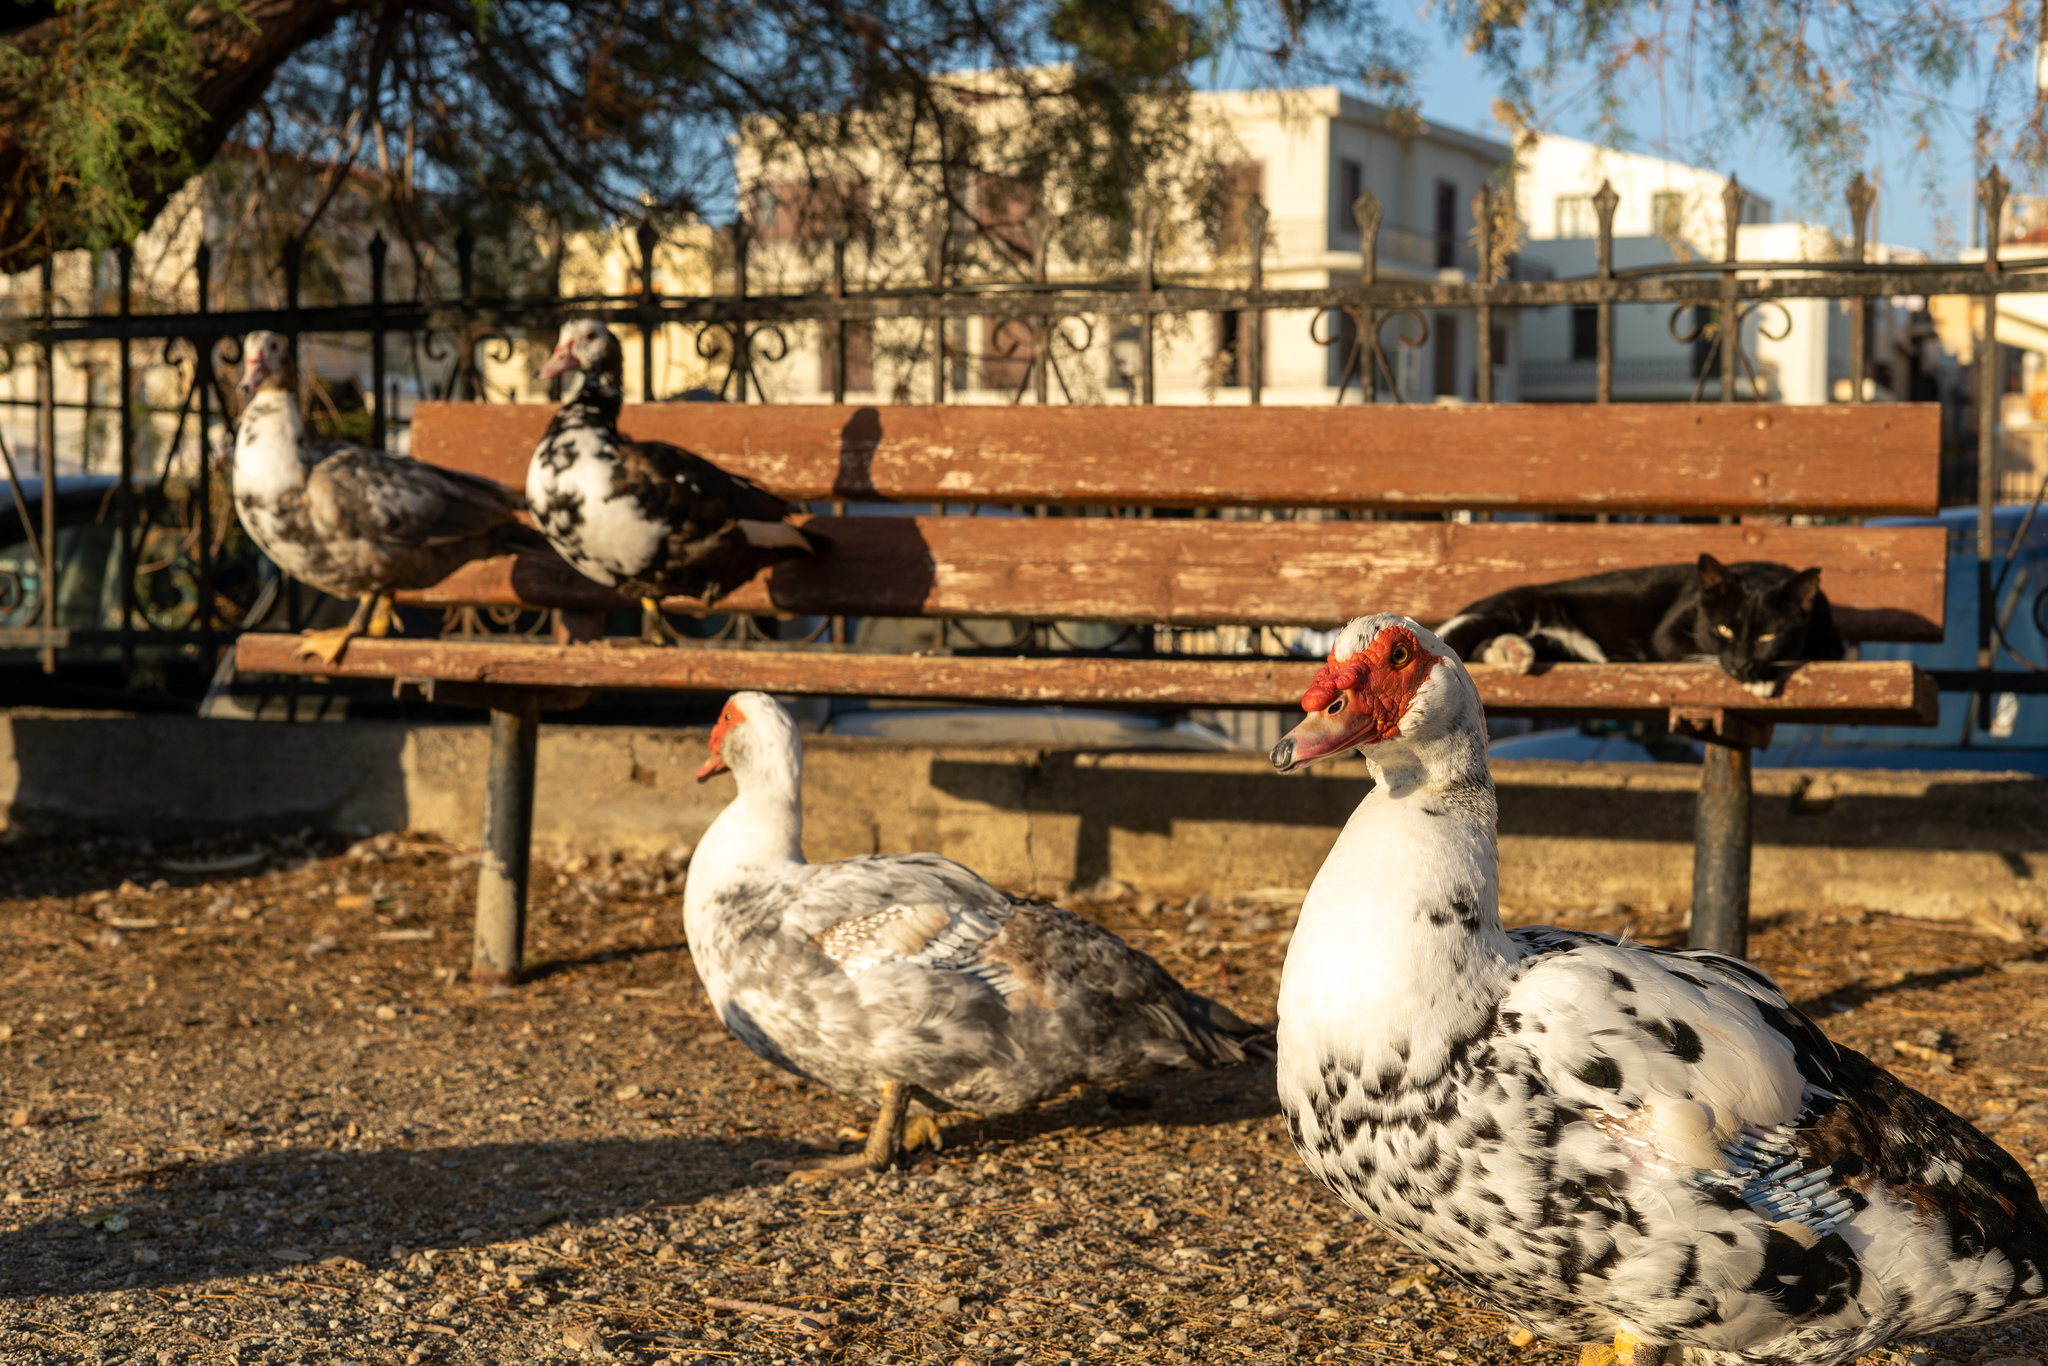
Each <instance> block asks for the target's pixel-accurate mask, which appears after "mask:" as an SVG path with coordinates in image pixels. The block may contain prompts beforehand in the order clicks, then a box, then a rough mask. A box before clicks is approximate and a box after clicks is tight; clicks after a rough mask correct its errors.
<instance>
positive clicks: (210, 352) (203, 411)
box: [192, 237, 304, 673]
mask: <svg viewBox="0 0 2048 1366" xmlns="http://www.w3.org/2000/svg"><path fill="white" fill-rule="evenodd" d="M195 262H196V264H197V266H198V269H199V290H198V296H199V297H198V305H199V312H200V314H201V315H202V316H203V315H204V314H206V313H208V312H209V311H211V309H212V307H213V249H212V248H211V247H209V246H208V245H207V244H206V243H204V242H201V243H200V244H199V250H198V252H197V253H196V254H195ZM284 268H285V298H286V301H287V303H288V305H289V307H290V308H291V309H292V310H293V311H294V312H296V311H297V310H298V307H299V239H298V238H296V237H288V238H286V239H285V256H284ZM294 324H295V325H294V327H293V329H292V333H291V338H292V347H291V355H292V361H293V372H294V374H295V375H296V373H297V368H298V367H297V362H298V358H299V333H298V328H297V326H296V319H295V320H294ZM214 346H215V341H214V337H213V334H212V333H207V334H205V337H204V339H203V340H202V341H201V342H200V343H199V345H198V346H196V347H195V348H194V350H195V351H196V352H197V353H198V363H197V364H196V365H195V366H194V367H193V372H192V387H193V388H195V389H197V390H198V391H199V483H198V494H197V497H198V499H199V604H198V605H199V654H200V658H201V659H202V660H203V661H204V662H205V665H206V669H207V672H209V673H211V672H212V671H213V666H214V664H215V663H216V662H217V661H216V660H215V659H214V658H213V432H212V426H213V400H212V398H211V397H210V395H211V393H212V391H213V387H214V383H215V380H216V378H217V376H216V374H215V371H214V363H213V356H214ZM298 397H299V399H300V401H301V402H304V396H303V394H301V395H299V396H298ZM221 418H222V420H223V421H225V420H226V418H227V404H226V402H225V401H223V402H222V404H221Z"/></svg>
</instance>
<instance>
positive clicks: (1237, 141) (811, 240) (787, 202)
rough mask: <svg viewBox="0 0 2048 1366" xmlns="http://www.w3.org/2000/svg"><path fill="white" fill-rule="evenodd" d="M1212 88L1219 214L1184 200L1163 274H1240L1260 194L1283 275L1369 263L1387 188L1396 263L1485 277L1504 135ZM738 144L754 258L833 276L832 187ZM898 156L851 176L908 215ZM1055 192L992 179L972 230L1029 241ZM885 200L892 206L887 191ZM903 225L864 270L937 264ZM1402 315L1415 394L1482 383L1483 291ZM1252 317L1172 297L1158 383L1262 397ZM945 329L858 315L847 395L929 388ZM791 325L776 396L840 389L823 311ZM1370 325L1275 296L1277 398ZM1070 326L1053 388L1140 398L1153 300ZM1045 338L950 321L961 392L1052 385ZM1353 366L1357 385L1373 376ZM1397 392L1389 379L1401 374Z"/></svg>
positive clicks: (1309, 394)
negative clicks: (1473, 302)
mask: <svg viewBox="0 0 2048 1366" xmlns="http://www.w3.org/2000/svg"><path fill="white" fill-rule="evenodd" d="M1193 104H1194V108H1193V110H1192V120H1193V125H1194V127H1195V129H1196V133H1197V138H1198V140H1199V141H1201V142H1202V143H1203V144H1204V150H1205V152H1206V160H1207V162H1208V163H1209V165H1210V166H1211V167H1212V168H1213V169H1212V171H1211V173H1212V174H1213V175H1214V176H1215V177H1216V185H1215V190H1216V193H1215V194H1214V195H1213V196H1211V197H1210V198H1211V200H1212V204H1213V206H1214V207H1213V209H1212V212H1213V213H1214V214H1215V215H1216V216H1217V218H1218V219H1219V221H1218V222H1216V223H1213V224H1208V225H1203V224H1199V223H1194V222H1191V221H1190V220H1191V219H1193V217H1194V216H1195V214H1196V213H1197V210H1196V208H1195V207H1194V206H1193V204H1192V203H1191V202H1179V203H1178V207H1169V208H1168V210H1167V212H1168V215H1169V218H1170V219H1172V221H1170V222H1169V223H1168V225H1167V230H1166V231H1165V232H1164V233H1162V239H1161V240H1162V246H1161V250H1160V255H1159V257H1158V258H1157V260H1156V263H1155V270H1156V277H1157V280H1158V282H1159V283H1160V284H1161V285H1173V284H1195V285H1213V286H1229V285H1239V286H1241V285H1242V284H1243V283H1244V282H1245V280H1246V278H1247V275H1248V272H1249V268H1250V257H1249V252H1248V250H1247V249H1246V244H1245V242H1244V239H1243V233H1242V230H1241V228H1239V227H1237V226H1236V225H1237V224H1239V223H1241V221H1242V213H1243V210H1244V208H1245V206H1246V205H1247V204H1248V203H1249V202H1250V200H1251V198H1252V197H1253V196H1254V195H1256V196H1258V198H1259V200H1260V201H1261V202H1262V203H1263V204H1264V206H1265V207H1266V209H1267V211H1268V213H1269V214H1270V218H1269V221H1268V225H1267V232H1266V240H1265V243H1264V245H1263V253H1262V267H1263V270H1264V281H1265V284H1266V286H1267V287H1268V288H1273V289H1294V288H1326V287H1329V286H1332V285H1343V284H1352V283H1356V282H1357V281H1358V279H1359V278H1360V271H1361V258H1360V254H1359V234H1358V229H1357V225H1356V223H1355V222H1354V220H1353V217H1352V211H1351V206H1352V203H1353V201H1355V200H1356V199H1357V198H1358V197H1359V195H1360V194H1361V193H1363V192H1364V191H1365V190H1366V189H1368V188H1369V189H1371V190H1372V192H1373V193H1374V194H1375V195H1376V196H1377V197H1378V198H1379V200H1380V202H1381V204H1382V206H1383V218H1382V224H1381V228H1380V234H1379V253H1378V258H1379V270H1380V272H1381V273H1382V274H1383V275H1385V276H1392V277H1406V278H1415V279H1436V278H1444V277H1448V278H1453V279H1461V280H1468V279H1471V278H1473V276H1474V272H1475V268H1476V259H1475V253H1474V248H1473V246H1472V237H1473V219H1472V199H1473V196H1474V195H1475V194H1476V193H1477V191H1478V190H1479V188H1480V186H1481V185H1482V184H1484V183H1486V182H1487V181H1489V180H1498V179H1500V178H1501V177H1502V176H1503V174H1504V172H1505V170H1506V168H1507V165H1508V162H1509V149H1508V148H1507V147H1506V146H1505V145H1504V144H1502V143H1498V142H1494V141H1491V140H1489V139H1486V138H1482V137H1477V136H1474V135H1472V134H1469V133H1463V132H1459V131H1457V130H1455V129H1450V128H1443V127H1439V126H1437V125H1433V124H1427V123H1425V124H1422V125H1420V126H1419V127H1416V128H1408V129H1401V128H1398V127H1397V126H1396V124H1395V122H1394V121H1393V120H1392V119H1391V118H1390V117H1389V115H1388V113H1387V111H1386V110H1384V109H1382V108H1381V107H1379V106H1377V105H1374V104H1370V103H1367V102H1366V101H1364V100H1360V99H1356V98H1354V97H1352V96H1349V95H1346V94H1344V93H1343V92H1341V91H1339V90H1337V89H1335V88H1329V87H1325V88H1316V89H1306V90H1291V91H1229V92H1213V93H1204V94H1197V95H1196V96H1194V97H1193ZM1003 114H1004V101H1003V100H1000V99H997V100H990V101H987V102H986V103H985V104H984V105H982V106H981V107H980V109H979V110H977V116H978V117H983V118H987V119H989V120H991V121H994V122H998V123H999V121H1000V119H1001V118H1002V117H1003ZM739 162H740V166H739V170H740V177H741V184H742V187H743V191H744V193H743V200H744V201H745V202H747V203H749V204H752V205H754V206H756V207H755V217H756V219H757V221H758V222H759V223H760V224H761V227H760V230H759V235H758V236H757V238H756V239H755V240H756V247H755V261H756V262H757V263H758V264H757V265H756V266H755V267H754V269H752V270H750V275H754V276H755V283H754V286H753V287H754V288H756V289H760V290H762V291H764V292H766V291H769V290H773V289H777V288H783V289H791V288H817V287H819V286H820V285H821V284H822V282H823V281H824V279H825V278H826V273H827V271H828V270H829V262H830V250H829V247H828V246H827V245H826V243H825V241H824V240H823V237H824V234H823V231H822V227H823V215H821V214H819V213H816V212H813V211H812V209H811V205H812V204H813V203H814V202H815V199H816V197H817V195H818V194H819V190H818V189H817V187H816V186H815V185H814V184H813V183H811V182H806V181H799V180H798V179H797V178H796V177H795V176H793V175H790V174H788V173H787V172H786V171H784V170H782V169H780V168H778V167H777V166H776V165H775V164H772V163H769V164H764V163H763V161H762V159H761V158H760V157H758V156H755V155H752V154H751V153H750V152H749V150H748V147H747V145H746V143H745V142H744V141H743V143H742V147H741V156H740V158H739ZM889 174H890V173H889V172H888V171H887V169H886V168H883V167H879V166H875V167H860V168H856V170H855V172H854V173H853V179H850V180H849V182H848V186H849V188H845V189H842V190H840V191H839V192H838V193H839V194H840V195H841V197H842V198H843V199H844V200H845V201H847V202H849V203H855V202H857V203H858V204H859V205H860V206H863V207H864V206H866V205H875V206H878V209H886V210H888V211H889V212H892V213H895V214H896V215H897V216H898V218H899V219H900V218H902V217H903V204H902V202H901V198H902V196H903V195H904V194H905V193H907V191H905V190H904V189H903V187H901V186H900V185H895V184H891V183H890V182H889V181H888V176H889ZM856 182H857V183H856ZM1135 193H1136V192H1135V191H1134V197H1135ZM1041 194H1043V195H1045V196H1046V197H1047V198H1048V199H1050V200H1051V201H1052V202H1051V203H1049V204H1048V205H1047V206H1046V207H1048V208H1050V209H1051V210H1052V211H1054V212H1057V209H1058V203H1057V195H1058V191H1057V190H1056V189H1053V190H1050V191H1041V190H1040V189H1038V188H1036V187H1031V186H1022V185H1017V184H1013V183H1009V182H993V181H992V182H991V183H990V184H988V185H985V186H981V187H976V188H974V189H972V190H971V191H970V193H969V195H968V199H969V201H970V202H971V203H973V204H975V205H976V206H977V216H978V220H979V221H977V222H971V223H968V224H966V225H963V226H959V227H956V228H955V229H954V232H955V237H954V240H955V241H959V240H961V239H963V238H976V239H977V240H979V241H983V242H985V241H986V240H987V239H989V238H991V237H1004V236H1006V235H1007V236H1013V237H1017V238H1018V239H1019V240H1020V241H1021V239H1022V237H1023V235H1024V224H1025V222H1026V220H1027V219H1028V217H1029V215H1030V213H1031V212H1032V211H1034V210H1036V209H1037V208H1038V207H1039V205H1040V196H1041ZM876 217H877V218H878V219H879V218H881V217H882V214H881V213H880V212H879V211H878V212H877V214H876ZM813 220H816V221H813ZM807 228H808V230H807ZM1198 229H1202V230H1198ZM888 237H889V234H888V233H886V232H884V233H883V238H884V240H872V239H871V240H868V241H862V240H859V239H858V238H857V239H856V240H855V241H854V242H853V243H852V245H851V246H850V247H849V251H848V267H847V269H848V288H849V289H851V290H858V289H863V288H875V287H878V286H882V285H908V284H913V283H919V282H921V281H922V280H923V279H924V272H925V270H926V268H927V267H926V261H927V259H928V258H927V256H926V247H925V244H924V243H923V242H922V241H916V240H905V239H906V238H907V237H909V234H908V233H907V232H904V231H901V230H900V229H899V230H898V231H897V232H896V234H895V236H894V239H893V240H887V239H888ZM1024 255H1025V253H1023V252H1021V251H1019V252H1017V253H1015V254H1014V255H1013V258H1012V259H1011V260H1010V261H1008V262H1005V261H1002V260H1000V259H999V256H997V255H996V254H991V253H987V252H986V251H984V253H983V255H982V256H981V257H979V258H969V259H966V260H965V261H956V263H955V266H954V268H953V270H952V271H951V274H950V276H949V278H951V279H954V280H972V279H985V278H1003V275H1002V274H1001V272H1002V271H1004V270H1008V271H1009V273H1010V276H1011V278H1022V273H1021V272H1022V269H1023V265H1024V262H1023V259H1022V258H1023V257H1024ZM1134 265H1135V260H1127V261H1126V262H1124V263H1123V266H1122V268H1123V270H1124V271H1126V272H1128V271H1129V270H1130V269H1132V268H1133V267H1134ZM1046 266H1047V274H1048V278H1049V279H1051V280H1054V281H1058V280H1062V279H1066V280H1073V281H1076V282H1081V281H1086V280H1090V279H1093V278H1095V277H1096V276H1098V275H1099V274H1100V273H1101V271H1102V269H1103V267H1102V263H1101V262H1099V261H1097V262H1095V263H1093V264H1088V263H1082V262H1076V261H1070V260H1066V259H1063V258H1062V256H1061V255H1060V253H1059V252H1058V251H1057V250H1054V251H1052V252H1050V253H1049V254H1048V259H1047V262H1046ZM756 271H758V274H756ZM1312 324H1313V327H1312ZM1402 325H1403V324H1401V323H1399V322H1395V323H1389V324H1388V326H1387V328H1386V332H1385V335H1384V338H1383V345H1384V347H1385V349H1386V350H1387V352H1388V354H1389V356H1390V357H1392V358H1394V359H1395V360H1396V361H1397V362H1398V364H1399V366H1400V369H1399V372H1398V379H1399V383H1400V387H1401V390H1402V396H1403V397H1404V398H1406V399H1408V400H1410V401H1413V400H1417V399H1421V400H1428V399H1431V398H1435V397H1438V396H1444V397H1456V398H1460V399H1469V398H1471V397H1472V396H1473V395H1474V393H1475V390H1476V376H1475V374H1474V369H1473V367H1474V364H1475V358H1476V354H1477V346H1476V339H1475V338H1474V337H1473V335H1472V325H1471V314H1470V313H1469V311H1459V312H1452V313H1445V314H1441V315H1438V316H1437V317H1436V318H1434V319H1432V327H1431V336H1430V339H1429V341H1428V343H1427V345H1426V346H1424V347H1422V348H1420V349H1419V350H1418V349H1411V348H1408V347H1403V346H1399V345H1397V344H1396V343H1395V337H1396V335H1397V334H1398V332H1399V330H1400V328H1401V326H1402ZM1407 325H1408V326H1410V327H1412V323H1409V324H1407ZM1243 329H1244V322H1243V319H1242V318H1240V317H1239V316H1238V315H1236V314H1232V313H1212V314H1194V315H1191V316H1186V317H1179V318H1170V317H1164V316H1162V318H1161V320H1160V325H1159V327H1158V330H1157V336H1156V342H1155V351H1154V376H1155V392H1156V397H1157V401H1158V402H1161V403H1243V402H1246V401H1247V399H1248V392H1249V389H1248V380H1249V378H1250V374H1249V369H1248V366H1249V357H1250V352H1251V350H1252V349H1253V348H1250V347H1248V346H1246V345H1245V344H1244V342H1245V340H1247V338H1246V337H1245V336H1244V335H1243ZM926 330H927V329H926V326H925V324H923V323H922V322H920V321H919V320H915V319H904V320H884V321H883V322H881V323H879V324H877V325H876V327H874V328H873V329H868V328H859V327H856V328H850V329H849V332H850V335H849V340H848V345H847V369H848V394H847V398H848V400H849V401H850V402H930V401H931V399H932V392H931V386H932V381H931V376H930V372H931V368H932V367H931V363H930V360H929V356H930V351H929V349H928V348H929V338H928V337H926V335H925V333H926ZM787 331H788V332H789V333H790V335H789V337H788V340H789V344H790V345H789V351H788V353H787V354H786V355H785V356H783V357H782V358H781V359H780V360H778V361H774V362H771V363H760V364H759V365H758V367H757V373H758V374H759V375H760V378H761V382H762V385H763V388H764V390H765V392H766V395H767V397H768V398H769V400H770V401H772V402H782V403H788V402H825V401H828V400H829V398H830V364H829V351H828V350H827V349H826V345H827V343H826V342H825V333H824V330H823V329H821V328H803V329H787ZM1354 331H1355V329H1354V327H1353V325H1352V324H1351V323H1350V321H1349V320H1348V319H1344V318H1332V317H1330V316H1328V315H1324V316H1322V317H1321V318H1320V319H1318V318H1316V317H1314V316H1313V315H1312V314H1310V313H1308V312H1301V311H1293V312H1280V313H1273V314H1269V315H1268V316H1267V317H1266V319H1265V328H1264V334H1263V337H1264V346H1263V353H1264V364H1263V367H1262V370H1263V374H1262V400H1263V401H1264V402H1267V403H1328V402H1331V401H1332V400H1333V399H1334V398H1335V397H1336V384H1337V381H1338V378H1339V376H1340V374H1341V373H1342V372H1343V370H1344V366H1345V362H1346V359H1347V357H1348V354H1349V352H1350V349H1351V344H1352V341H1353V339H1354ZM1065 334H1066V336H1068V337H1069V338H1071V339H1073V342H1074V343H1075V344H1074V345H1068V344H1062V343H1058V342H1055V344H1054V345H1053V346H1052V347H1051V351H1052V357H1053V362H1054V365H1055V367H1056V368H1057V374H1058V378H1059V383H1058V384H1055V385H1052V386H1050V401H1052V402H1063V401H1072V402H1105V401H1107V402H1117V401H1135V397H1136V388H1135V378H1134V375H1133V373H1132V372H1133V370H1134V369H1135V368H1136V367H1135V366H1134V365H1133V364H1132V354H1133V344H1134V342H1135V340H1136V335H1137V327H1136V319H1135V318H1134V317H1132V316H1130V315H1125V316H1123V317H1102V318H1092V319H1089V320H1088V328H1085V329H1084V328H1082V327H1080V326H1078V325H1075V324H1073V323H1069V324H1068V325H1067V327H1066V329H1065ZM1084 334H1086V335H1084ZM1495 343H1496V344H1495V347H1494V360H1495V363H1496V366H1497V370H1496V376H1495V395H1496V397H1497V398H1501V399H1510V398H1512V397H1514V378H1513V377H1514V375H1515V360H1516V344H1515V338H1514V334H1513V329H1512V328H1508V327H1499V328H1497V330H1496V337H1495ZM1032 344H1033V343H1032V337H1031V335H1030V329H1029V328H1028V327H1026V326H1024V325H1020V324H1018V323H1015V322H1009V323H1006V322H1004V321H1003V320H1002V319H999V318H993V317H991V318H972V319H965V320H962V321H961V322H960V323H958V324H955V325H954V327H953V328H951V329H949V335H948V337H947V350H948V353H949V356H950V357H951V358H952V359H951V362H950V364H949V369H948V374H949V378H948V381H947V384H948V388H949V390H950V391H951V392H949V393H948V395H947V399H948V401H949V402H985V403H1008V402H1012V401H1014V400H1015V399H1016V397H1017V395H1018V394H1019V393H1020V392H1023V393H1025V394H1026V396H1027V398H1028V396H1029V391H1030V389H1031V388H1034V387H1035V385H1031V384H1029V383H1028V381H1029V379H1030V378H1031V370H1030V366H1031V363H1032V354H1031V348H1032ZM1352 384H1353V386H1356V384H1357V380H1356V379H1354V380H1353V381H1352ZM1381 397H1382V398H1383V399H1386V398H1387V397H1388V395H1386V393H1385V390H1384V386H1382V393H1381Z"/></svg>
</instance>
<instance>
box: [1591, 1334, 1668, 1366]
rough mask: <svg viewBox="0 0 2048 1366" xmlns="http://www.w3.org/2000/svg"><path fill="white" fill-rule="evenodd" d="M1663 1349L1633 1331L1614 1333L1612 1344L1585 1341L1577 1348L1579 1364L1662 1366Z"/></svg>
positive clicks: (1596, 1365) (1595, 1365) (1593, 1365)
mask: <svg viewBox="0 0 2048 1366" xmlns="http://www.w3.org/2000/svg"><path fill="white" fill-rule="evenodd" d="M1663 1360H1664V1349H1663V1348H1662V1347H1658V1346H1653V1345H1652V1344H1650V1343H1647V1342H1644V1341H1643V1340H1642V1339H1641V1338H1639V1337H1637V1336H1636V1335H1635V1334H1634V1333H1616V1334H1615V1335H1614V1345H1613V1346H1611V1347H1610V1346H1608V1345H1607V1344H1606V1343H1604V1342H1591V1343H1587V1344H1586V1345H1585V1346H1584V1347H1582V1348H1580V1349H1579V1366H1662V1362H1663Z"/></svg>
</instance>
